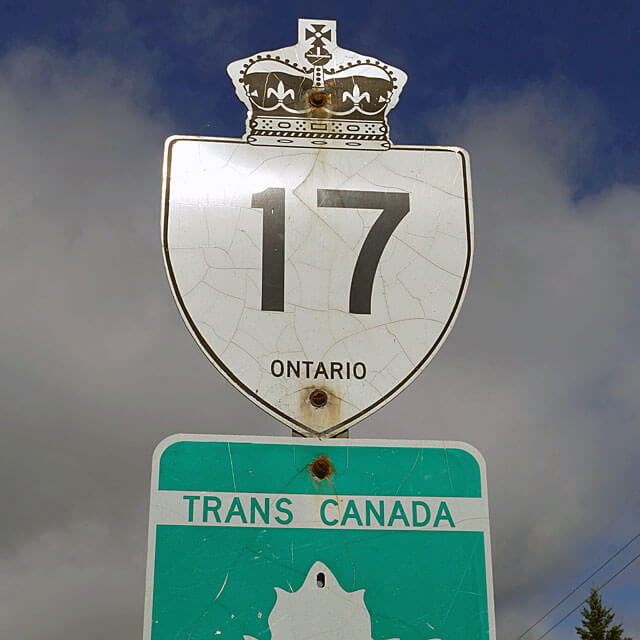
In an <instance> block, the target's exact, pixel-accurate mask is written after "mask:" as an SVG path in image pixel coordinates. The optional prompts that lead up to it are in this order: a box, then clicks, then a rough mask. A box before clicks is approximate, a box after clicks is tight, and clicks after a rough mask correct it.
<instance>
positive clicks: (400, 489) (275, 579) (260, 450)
mask: <svg viewBox="0 0 640 640" xmlns="http://www.w3.org/2000/svg"><path fill="white" fill-rule="evenodd" d="M322 457H325V458H326V459H327V460H329V461H330V464H331V466H332V468H333V471H332V473H331V475H330V476H328V477H326V478H324V479H323V480H318V478H316V477H314V476H313V475H312V474H311V473H310V468H311V467H312V466H313V462H314V461H315V460H318V459H320V458H322ZM325 636H326V637H331V638H335V639H336V640H340V639H341V638H343V639H344V640H346V639H347V638H348V639H349V640H356V639H357V640H389V639H393V640H445V639H446V640H495V623H494V612H493V586H492V577H491V561H490V541H489V518H488V508H487V494H486V474H485V466H484V461H483V459H482V457H481V456H480V454H479V453H478V452H477V451H476V450H475V449H473V447H470V446H469V445H466V444H464V443H459V442H411V441H384V440H359V441H356V440H351V441H349V440H322V441H321V440H318V439H311V438H310V439H301V438H264V437H263V438H260V437H253V438H250V437H235V438H230V437H228V436H205V435H177V436H172V437H171V438H168V439H167V440H165V441H164V442H163V443H161V444H160V445H159V446H158V448H157V450H156V452H155V454H154V460H153V470H152V487H151V507H150V520H149V551H148V560H147V595H146V602H145V623H144V640H210V639H211V638H213V637H220V638H221V640H257V639H261V640H269V639H271V640H287V639H289V638H295V639H296V640H313V639H314V638H318V637H325Z"/></svg>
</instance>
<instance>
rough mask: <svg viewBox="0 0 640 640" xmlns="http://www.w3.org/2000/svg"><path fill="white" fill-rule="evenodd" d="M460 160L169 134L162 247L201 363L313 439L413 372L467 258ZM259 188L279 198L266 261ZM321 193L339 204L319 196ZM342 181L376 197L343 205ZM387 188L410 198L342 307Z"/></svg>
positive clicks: (443, 327)
mask: <svg viewBox="0 0 640 640" xmlns="http://www.w3.org/2000/svg"><path fill="white" fill-rule="evenodd" d="M468 171H469V168H468V158H467V155H466V153H465V152H464V151H462V150H460V149H457V148H435V147H392V148H391V149H389V150H388V151H365V150H343V149H307V148H284V149H283V148H280V147H269V146H256V145H249V144H247V143H245V142H242V141H237V140H230V139H209V138H187V137H174V138H170V139H169V140H168V141H167V146H166V153H165V189H164V205H163V246H164V249H165V262H166V266H167V270H168V274H169V280H170V282H171V286H172V289H173V293H174V295H175V297H176V300H177V302H178V305H179V308H180V310H181V313H182V315H183V317H184V319H185V322H186V323H187V326H188V327H189V329H190V330H191V332H192V334H193V335H194V337H195V339H196V341H197V342H198V344H199V345H200V347H201V348H202V349H203V350H204V352H205V353H206V354H207V356H208V357H209V359H210V360H211V361H212V362H213V364H215V365H216V366H217V367H218V368H219V369H220V370H221V372H222V373H223V374H224V375H225V376H226V377H227V378H228V379H229V380H230V381H231V382H232V383H233V384H234V385H235V386H236V387H237V388H238V389H240V390H241V391H242V392H243V393H245V394H246V395H247V396H248V397H250V398H251V399H252V400H253V401H254V402H256V403H257V404H259V405H260V406H261V407H262V408H264V409H266V410H267V411H268V412H269V413H271V414H272V415H273V416H274V417H276V418H278V419H279V420H281V421H282V422H284V423H285V424H287V425H289V426H291V427H292V428H293V429H295V430H297V431H299V432H300V433H303V434H309V433H313V434H318V435H336V434H337V433H339V432H341V431H343V430H345V429H347V428H349V427H350V426H352V425H353V424H355V423H356V422H358V421H359V420H361V419H362V418H364V417H366V415H368V414H370V413H371V412H372V411H374V410H376V409H377V408H379V407H381V406H382V405H383V404H384V403H386V402H388V401H389V400H390V399H391V398H393V397H394V396H395V395H396V394H397V393H399V391H401V390H402V388H404V387H405V386H406V385H407V384H409V383H410V382H411V381H412V380H413V379H414V378H415V376H416V375H418V373H420V371H422V369H423V368H424V367H425V366H426V365H427V364H428V363H429V361H430V360H431V358H432V357H433V356H434V355H435V353H436V351H437V350H438V348H439V347H440V346H441V344H442V342H443V341H444V339H445V338H446V336H447V334H448V332H449V331H450V329H451V326H452V324H453V322H454V321H455V318H456V316H457V313H458V311H459V308H460V304H461V302H462V299H463V297H464V293H465V289H466V286H467V282H468V278H469V271H470V266H471V258H472V231H473V221H472V211H471V197H470V184H469V173H468ZM267 190H279V191H278V193H279V194H282V196H281V197H282V198H283V201H282V204H281V205H278V206H281V208H282V219H281V228H282V234H281V235H280V236H278V238H279V240H278V242H280V243H281V244H280V245H276V248H275V249H274V251H275V253H273V255H272V257H271V258H265V257H264V255H263V254H265V249H264V247H265V246H266V245H265V244H264V243H265V234H266V233H267V232H266V231H265V223H264V220H265V216H266V215H267V213H265V211H266V210H265V209H263V208H261V207H262V205H261V206H260V207H256V206H255V204H256V201H258V196H260V197H262V196H261V194H263V193H266V191H267ZM328 192H330V193H334V194H335V193H337V194H338V195H337V196H335V197H337V198H338V200H337V202H338V206H333V205H335V204H336V201H334V202H333V203H329V205H327V204H326V203H325V204H322V206H319V204H320V201H321V195H322V194H324V193H328ZM351 192H357V193H358V194H361V193H362V192H364V193H365V196H364V197H365V198H369V199H372V198H373V204H371V203H369V204H368V205H366V206H362V207H361V208H351V207H350V206H346V205H347V204H348V202H346V204H344V203H342V204H341V201H340V198H341V197H342V196H341V194H344V193H351ZM370 194H373V196H371V197H369V196H370ZM388 194H406V195H405V196H402V197H408V201H409V211H408V213H406V215H404V217H402V219H401V220H400V221H399V222H398V223H397V225H396V226H395V228H393V231H392V233H391V235H390V236H389V237H388V239H386V238H385V239H384V240H386V243H384V246H383V250H382V253H381V255H380V258H379V261H378V262H377V263H374V264H373V267H374V276H373V287H372V290H371V294H370V296H369V297H370V300H368V301H369V302H370V312H368V311H369V310H365V311H364V312H363V311H362V310H361V309H360V310H356V312H354V311H353V309H352V308H350V293H351V289H352V286H353V285H352V278H353V279H354V282H355V277H354V269H355V265H356V263H357V261H358V259H359V256H360V255H361V253H363V246H364V244H365V242H366V241H367V239H368V236H369V234H370V232H371V229H372V226H373V225H374V223H376V221H377V220H379V219H381V218H382V217H383V216H384V215H385V214H384V213H382V206H381V207H380V208H375V207H376V205H375V198H380V199H381V200H380V201H381V202H382V198H384V197H386V196H387V195H388ZM360 197H361V196H360ZM363 202H364V200H363ZM252 204H253V205H254V206H252ZM270 206H271V205H270ZM270 211H271V209H269V212H270ZM371 233H373V232H371ZM278 251H283V268H282V274H281V276H280V277H281V281H279V283H276V291H277V293H279V295H280V298H278V299H279V300H281V303H280V304H281V308H279V309H276V310H272V309H271V308H269V309H267V310H265V309H264V306H265V302H264V297H265V292H264V289H265V283H264V281H263V273H264V271H265V264H264V260H266V259H274V260H275V261H276V263H275V264H276V265H277V260H278V259H280V256H281V255H282V254H280V253H278ZM274 256H275V257H274ZM370 267H371V265H370ZM278 286H280V287H281V291H279V290H278V289H277V287H278ZM276 297H277V296H276ZM365 297H366V296H365ZM365 302H367V300H365ZM315 389H322V390H323V391H325V392H326V394H327V396H328V402H327V404H326V405H325V406H323V407H321V408H317V407H314V406H312V405H311V404H310V402H309V395H310V393H311V392H312V391H313V390H315Z"/></svg>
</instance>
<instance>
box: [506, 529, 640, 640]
mask: <svg viewBox="0 0 640 640" xmlns="http://www.w3.org/2000/svg"><path fill="white" fill-rule="evenodd" d="M638 538H640V533H636V535H635V536H633V538H631V540H629V541H628V542H627V543H625V544H624V546H622V547H620V548H619V549H618V550H617V551H616V552H615V553H614V554H613V555H612V556H609V558H608V559H607V560H605V561H604V562H603V563H602V564H601V565H600V566H599V567H598V568H597V569H596V570H595V571H594V572H593V573H592V574H590V575H588V576H587V577H586V578H585V579H584V580H583V581H582V582H581V583H580V584H579V585H578V586H577V587H575V588H574V589H572V590H571V591H569V593H568V594H567V595H566V596H565V597H564V598H562V600H560V602H557V603H556V604H555V605H554V606H553V607H551V609H549V611H547V612H546V613H545V614H544V615H543V616H542V617H541V618H538V619H537V620H536V621H535V622H534V623H533V624H532V625H531V626H530V627H529V628H528V629H527V630H526V631H525V632H524V633H522V634H520V635H519V636H518V640H521V639H522V638H524V636H526V635H527V633H529V631H531V629H533V628H534V627H535V626H537V625H538V624H539V623H540V622H542V621H543V620H544V619H545V618H546V617H547V616H548V615H549V614H550V613H553V612H554V611H555V610H556V609H557V608H558V607H559V606H560V605H561V604H562V603H563V602H566V601H567V600H568V599H569V598H570V597H571V596H572V595H573V594H574V593H575V592H576V591H577V590H578V589H579V588H580V587H582V586H584V585H585V584H586V583H587V582H589V580H591V578H593V576H595V575H596V573H598V572H599V571H600V570H601V569H604V567H606V566H607V565H608V564H609V563H610V562H611V561H612V560H613V559H614V558H616V557H617V556H619V555H620V554H621V553H622V552H623V551H624V550H625V549H626V548H627V547H628V546H629V545H630V544H631V543H632V542H634V541H635V540H636V539H638ZM580 604H582V603H580ZM578 606H580V605H578Z"/></svg>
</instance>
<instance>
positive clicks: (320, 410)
mask: <svg viewBox="0 0 640 640" xmlns="http://www.w3.org/2000/svg"><path fill="white" fill-rule="evenodd" d="M298 397H299V402H300V418H299V419H300V422H302V423H303V424H306V425H307V426H308V427H310V428H311V429H313V430H314V431H324V430H325V429H328V428H330V427H333V426H334V425H336V424H338V423H340V422H342V420H343V417H342V400H341V398H340V396H339V395H338V390H337V389H332V388H331V387H330V386H329V385H326V384H325V385H322V386H318V387H316V386H313V387H304V388H302V389H300V391H299V396H298ZM325 397H326V400H325Z"/></svg>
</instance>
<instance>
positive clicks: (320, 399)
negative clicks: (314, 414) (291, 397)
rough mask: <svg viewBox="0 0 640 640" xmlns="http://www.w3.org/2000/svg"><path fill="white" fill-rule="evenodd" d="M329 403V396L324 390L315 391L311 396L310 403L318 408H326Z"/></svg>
mask: <svg viewBox="0 0 640 640" xmlns="http://www.w3.org/2000/svg"><path fill="white" fill-rule="evenodd" d="M328 401H329V396H328V395H327V392H326V391H323V390H322V389H314V390H313V391H312V392H311V393H310V394H309V402H310V403H311V404H312V405H313V406H314V407H316V408H318V409H319V408H320V407H324V405H325V404H327V402H328Z"/></svg>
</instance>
